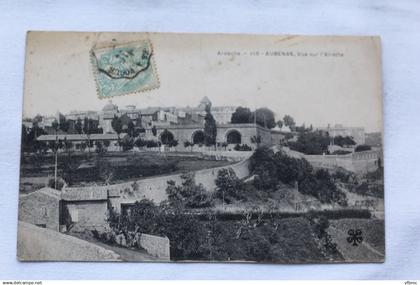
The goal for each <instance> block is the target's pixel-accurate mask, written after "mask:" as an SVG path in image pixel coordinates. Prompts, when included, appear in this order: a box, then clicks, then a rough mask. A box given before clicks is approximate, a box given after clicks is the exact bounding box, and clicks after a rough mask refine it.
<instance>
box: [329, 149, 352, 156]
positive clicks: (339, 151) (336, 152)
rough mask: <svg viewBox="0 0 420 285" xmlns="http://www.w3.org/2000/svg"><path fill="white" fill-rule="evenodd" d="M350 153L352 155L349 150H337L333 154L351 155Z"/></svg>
mask: <svg viewBox="0 0 420 285" xmlns="http://www.w3.org/2000/svg"><path fill="white" fill-rule="evenodd" d="M349 153H351V152H350V151H347V150H341V149H338V150H335V151H334V152H333V153H332V154H336V155H345V154H349Z"/></svg>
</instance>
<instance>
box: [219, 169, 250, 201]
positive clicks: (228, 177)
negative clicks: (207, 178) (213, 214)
mask: <svg viewBox="0 0 420 285" xmlns="http://www.w3.org/2000/svg"><path fill="white" fill-rule="evenodd" d="M215 182H216V186H217V190H216V196H217V197H218V198H220V199H222V200H223V201H224V202H226V201H230V199H229V197H232V198H235V199H241V198H243V194H242V193H241V192H242V191H243V190H244V183H243V182H242V180H240V179H239V178H238V177H237V176H236V173H235V171H234V170H233V169H232V168H222V169H220V170H219V171H218V172H217V178H216V180H215Z"/></svg>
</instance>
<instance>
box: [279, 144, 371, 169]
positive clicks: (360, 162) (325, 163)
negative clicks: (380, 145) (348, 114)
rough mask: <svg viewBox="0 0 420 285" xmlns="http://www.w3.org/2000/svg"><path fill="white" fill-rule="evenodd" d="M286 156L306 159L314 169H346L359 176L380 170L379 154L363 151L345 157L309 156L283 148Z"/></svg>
mask: <svg viewBox="0 0 420 285" xmlns="http://www.w3.org/2000/svg"><path fill="white" fill-rule="evenodd" d="M282 150H283V151H285V152H286V154H288V155H290V156H292V157H295V158H305V159H306V160H307V161H308V162H309V163H310V164H311V165H312V166H313V167H317V168H327V169H333V168H337V167H341V168H344V169H346V170H348V171H352V172H355V173H358V174H363V173H367V172H373V171H375V170H376V169H378V152H377V151H375V150H372V151H363V152H355V153H350V154H344V155H307V154H304V153H300V152H297V151H294V150H291V149H289V148H286V147H283V148H282Z"/></svg>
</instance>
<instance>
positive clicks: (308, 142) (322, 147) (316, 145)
mask: <svg viewBox="0 0 420 285" xmlns="http://www.w3.org/2000/svg"><path fill="white" fill-rule="evenodd" d="M329 144H330V137H329V136H328V134H325V133H324V132H321V131H313V132H301V133H299V136H298V139H297V141H296V142H289V146H290V148H291V149H293V150H296V151H299V152H303V153H305V154H323V153H328V145H329Z"/></svg>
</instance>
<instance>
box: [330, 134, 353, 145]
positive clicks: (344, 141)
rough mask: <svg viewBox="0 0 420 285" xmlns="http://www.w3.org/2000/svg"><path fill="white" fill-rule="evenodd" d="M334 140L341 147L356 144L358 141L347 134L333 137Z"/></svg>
mask: <svg viewBox="0 0 420 285" xmlns="http://www.w3.org/2000/svg"><path fill="white" fill-rule="evenodd" d="M333 142H334V144H335V145H339V146H341V147H343V146H346V145H355V144H356V142H355V141H354V140H353V138H351V137H349V136H346V137H343V136H336V137H334V138H333Z"/></svg>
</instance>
